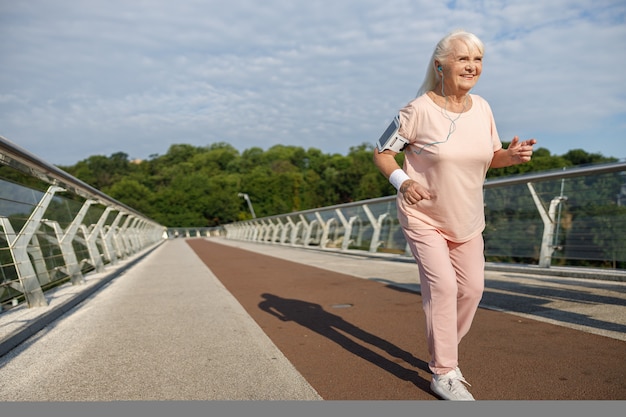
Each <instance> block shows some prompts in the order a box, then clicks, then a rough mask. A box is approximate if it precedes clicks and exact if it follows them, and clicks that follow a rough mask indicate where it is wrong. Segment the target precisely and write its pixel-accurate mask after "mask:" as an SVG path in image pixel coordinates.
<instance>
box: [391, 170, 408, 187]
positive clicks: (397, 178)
mask: <svg viewBox="0 0 626 417" xmlns="http://www.w3.org/2000/svg"><path fill="white" fill-rule="evenodd" d="M410 179H411V178H409V176H408V175H407V174H406V172H404V171H403V170H401V169H400V168H398V169H396V170H395V171H393V172H392V173H391V175H390V176H389V182H390V183H391V185H393V186H394V187H395V188H396V190H400V186H401V185H402V183H403V182H404V181H406V180H410Z"/></svg>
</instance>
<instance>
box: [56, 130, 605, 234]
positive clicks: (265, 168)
mask: <svg viewBox="0 0 626 417" xmlns="http://www.w3.org/2000/svg"><path fill="white" fill-rule="evenodd" d="M505 146H506V144H505ZM373 152H374V147H373V146H372V145H371V144H367V143H364V144H362V145H360V146H355V147H352V148H351V149H350V151H349V152H348V154H347V155H340V154H324V153H322V152H321V151H320V150H319V149H315V148H308V149H305V148H303V147H299V146H285V145H275V146H272V147H270V148H269V149H267V150H266V151H264V150H263V149H261V148H258V147H253V148H250V149H246V150H244V151H243V152H239V151H238V150H237V149H235V148H234V147H232V146H231V145H229V144H227V143H222V142H218V143H214V144H211V145H209V146H202V147H200V146H192V145H188V144H173V145H171V146H170V148H169V149H168V151H167V153H166V154H165V155H151V156H150V158H149V159H147V160H144V161H131V160H129V158H128V155H127V154H125V153H123V152H118V153H115V154H112V155H111V156H109V157H107V156H102V155H94V156H91V157H89V158H87V159H85V160H83V161H79V162H78V163H76V164H75V165H73V166H67V167H60V168H61V169H63V170H64V171H67V172H68V173H70V174H71V175H73V176H75V177H77V178H78V179H80V180H82V181H84V182H85V183H87V184H90V185H92V186H93V187H95V188H97V189H99V190H101V191H103V192H104V193H106V194H108V195H110V196H111V197H113V198H115V199H116V200H118V201H120V202H122V203H124V204H126V205H128V206H130V207H132V208H134V209H136V210H138V211H140V212H142V213H144V214H145V215H146V216H148V217H150V218H152V219H154V220H155V221H157V222H159V223H161V224H163V225H165V226H168V227H198V226H218V225H220V224H226V223H230V222H234V221H239V220H243V219H249V218H251V213H250V211H249V208H248V206H247V202H246V201H245V200H244V199H243V198H241V197H240V196H239V193H246V194H248V196H249V198H250V201H251V202H252V205H253V208H254V211H255V214H256V215H257V217H265V216H271V215H277V214H283V213H289V212H292V211H299V210H306V209H311V208H318V207H325V206H331V205H335V204H341V203H346V202H351V201H359V200H365V199H370V198H376V197H383V196H388V195H392V194H394V193H395V190H394V188H393V187H392V186H391V185H390V184H389V182H388V181H387V179H386V178H384V176H383V175H381V174H380V172H378V170H377V168H376V167H375V165H374V163H373V162H372V153H373ZM403 157H404V155H403V154H399V155H398V157H397V161H398V163H399V164H400V165H401V164H402V162H403ZM614 160H615V159H613V158H604V157H602V156H601V155H598V154H587V153H586V152H584V151H581V150H573V151H570V152H568V153H567V154H565V155H562V156H554V155H551V154H550V152H549V151H548V150H547V149H543V148H539V149H537V150H536V151H535V154H534V157H533V161H532V162H531V163H529V164H525V165H519V166H514V167H509V168H505V169H499V170H491V171H490V172H489V173H488V176H489V177H494V176H503V175H513V174H519V173H523V172H529V171H542V170H548V169H556V168H563V167H567V166H573V165H579V164H589V163H599V162H608V161H614ZM506 198H510V196H503V200H500V201H501V203H498V204H504V203H505V201H506Z"/></svg>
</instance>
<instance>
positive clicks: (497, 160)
mask: <svg viewBox="0 0 626 417" xmlns="http://www.w3.org/2000/svg"><path fill="white" fill-rule="evenodd" d="M536 143H537V141H536V140H535V139H528V140H525V141H523V142H520V141H519V137H517V136H515V137H514V138H513V140H512V141H511V144H510V145H509V147H508V148H507V149H500V150H498V151H496V152H494V154H493V159H492V160H491V165H490V166H489V168H504V167H508V166H511V165H517V164H523V163H526V162H528V161H530V159H531V157H532V154H533V145H535V144H536Z"/></svg>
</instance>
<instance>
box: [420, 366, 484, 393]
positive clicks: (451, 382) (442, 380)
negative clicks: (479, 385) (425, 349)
mask: <svg viewBox="0 0 626 417" xmlns="http://www.w3.org/2000/svg"><path fill="white" fill-rule="evenodd" d="M464 384H467V385H469V383H468V382H467V381H466V380H465V378H463V374H461V371H460V370H459V368H458V367H457V368H456V369H453V370H451V371H450V372H448V373H447V374H443V375H436V374H435V375H433V379H432V381H431V382H430V389H431V390H433V392H434V393H435V394H437V395H438V396H440V397H441V398H443V399H444V400H451V401H474V397H473V396H472V394H470V392H469V391H468V390H467V388H465V385H464Z"/></svg>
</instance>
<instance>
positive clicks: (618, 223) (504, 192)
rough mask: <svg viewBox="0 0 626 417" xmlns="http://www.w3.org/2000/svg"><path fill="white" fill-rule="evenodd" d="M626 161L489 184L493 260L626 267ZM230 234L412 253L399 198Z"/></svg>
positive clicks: (236, 228)
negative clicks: (401, 219)
mask: <svg viewBox="0 0 626 417" xmlns="http://www.w3.org/2000/svg"><path fill="white" fill-rule="evenodd" d="M625 171H626V162H615V163H608V164H601V165H595V166H587V167H575V168H568V169H562V170H555V171H546V172H533V173H531V174H526V175H517V176H511V177H503V178H495V179H491V180H488V181H486V182H485V185H484V200H485V215H486V221H487V225H486V229H485V233H484V236H485V255H486V257H487V260H488V261H492V262H506V263H520V264H531V265H532V264H534V265H538V266H539V267H543V268H549V267H550V266H554V265H564V266H589V267H594V268H596V267H599V268H608V269H614V270H615V269H622V270H623V269H626V172H625ZM224 234H225V236H226V237H227V238H228V239H234V240H245V241H255V242H264V243H270V244H282V245H291V246H300V247H309V248H318V249H323V250H331V251H348V252H357V251H361V252H367V253H370V254H372V253H376V254H382V253H388V254H392V255H397V256H410V253H409V251H408V248H407V244H406V240H405V239H404V235H403V233H402V230H401V227H400V225H399V222H398V218H397V213H396V196H395V195H393V196H388V197H382V198H375V199H370V200H363V201H358V202H354V203H348V204H340V205H336V206H331V207H322V208H319V209H312V210H304V211H299V212H294V213H289V214H282V215H276V216H269V217H264V218H255V219H251V220H246V221H241V222H236V223H232V224H227V225H225V226H224Z"/></svg>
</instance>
